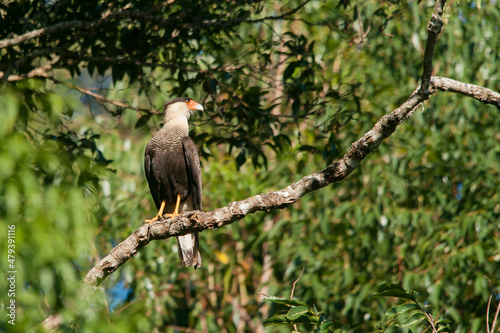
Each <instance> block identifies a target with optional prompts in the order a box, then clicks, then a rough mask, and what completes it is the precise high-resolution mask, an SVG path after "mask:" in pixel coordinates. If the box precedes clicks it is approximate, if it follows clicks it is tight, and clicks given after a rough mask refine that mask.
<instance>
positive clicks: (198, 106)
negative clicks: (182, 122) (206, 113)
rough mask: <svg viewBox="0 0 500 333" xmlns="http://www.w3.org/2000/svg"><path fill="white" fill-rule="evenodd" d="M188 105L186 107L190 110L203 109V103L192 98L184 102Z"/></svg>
mask: <svg viewBox="0 0 500 333" xmlns="http://www.w3.org/2000/svg"><path fill="white" fill-rule="evenodd" d="M186 104H187V106H188V109H189V110H191V111H203V105H201V104H200V103H198V102H195V101H193V100H190V101H189V102H187V103H186Z"/></svg>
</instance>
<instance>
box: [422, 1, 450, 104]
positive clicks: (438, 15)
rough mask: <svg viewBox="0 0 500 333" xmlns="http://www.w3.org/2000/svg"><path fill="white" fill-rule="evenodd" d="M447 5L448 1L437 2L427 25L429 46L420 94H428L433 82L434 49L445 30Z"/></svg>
mask: <svg viewBox="0 0 500 333" xmlns="http://www.w3.org/2000/svg"><path fill="white" fill-rule="evenodd" d="M445 3H446V0H436V4H435V5H434V12H433V13H432V17H431V20H430V21H429V24H428V25H427V31H428V32H429V33H428V34H427V44H426V45H425V52H424V69H423V73H422V83H421V85H420V89H419V90H418V93H419V94H424V95H425V94H428V90H429V84H430V82H431V76H432V70H433V65H432V58H433V57H434V47H435V46H436V42H437V38H438V36H439V34H440V33H441V31H442V30H443V25H444V23H443V18H442V15H443V8H444V5H445Z"/></svg>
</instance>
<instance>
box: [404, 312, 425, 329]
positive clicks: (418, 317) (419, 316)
mask: <svg viewBox="0 0 500 333" xmlns="http://www.w3.org/2000/svg"><path fill="white" fill-rule="evenodd" d="M425 319H427V317H426V316H425V315H424V314H423V313H422V312H417V313H414V314H412V315H411V316H410V318H408V319H406V320H405V321H404V322H403V323H402V324H401V325H400V326H401V327H408V326H412V325H415V324H418V323H420V322H421V321H422V320H425Z"/></svg>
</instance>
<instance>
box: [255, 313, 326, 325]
mask: <svg viewBox="0 0 500 333" xmlns="http://www.w3.org/2000/svg"><path fill="white" fill-rule="evenodd" d="M318 322H319V318H318V317H316V316H314V315H302V316H299V317H297V318H295V319H293V320H291V319H290V318H289V317H288V315H283V314H280V315H274V316H272V317H271V318H268V319H267V320H266V321H264V326H275V325H293V324H317V323H318Z"/></svg>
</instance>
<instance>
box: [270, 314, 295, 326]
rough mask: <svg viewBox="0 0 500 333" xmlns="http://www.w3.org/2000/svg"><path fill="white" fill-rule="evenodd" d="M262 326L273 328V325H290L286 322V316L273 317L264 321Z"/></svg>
mask: <svg viewBox="0 0 500 333" xmlns="http://www.w3.org/2000/svg"><path fill="white" fill-rule="evenodd" d="M263 324H264V326H273V325H292V323H291V322H290V320H288V317H287V316H286V315H274V316H272V317H270V318H268V319H266V321H264V323H263Z"/></svg>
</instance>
